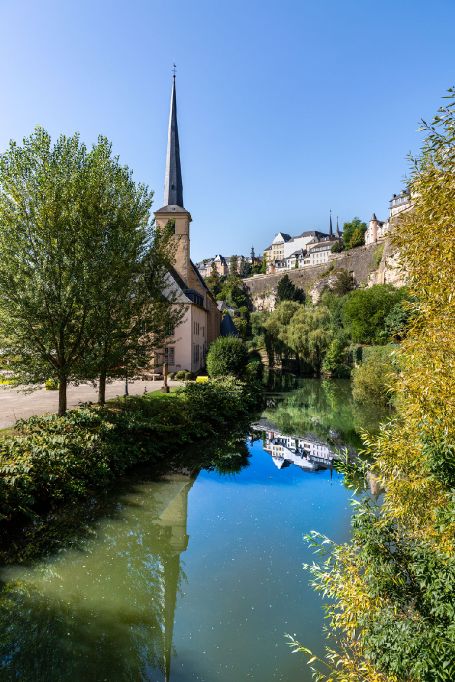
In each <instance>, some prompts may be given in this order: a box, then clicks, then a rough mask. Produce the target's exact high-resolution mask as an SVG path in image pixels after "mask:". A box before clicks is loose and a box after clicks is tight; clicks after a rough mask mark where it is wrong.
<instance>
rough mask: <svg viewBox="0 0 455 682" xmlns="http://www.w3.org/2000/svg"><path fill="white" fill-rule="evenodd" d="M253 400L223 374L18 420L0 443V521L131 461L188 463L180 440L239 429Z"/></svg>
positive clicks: (106, 480)
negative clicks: (173, 388)
mask: <svg viewBox="0 0 455 682" xmlns="http://www.w3.org/2000/svg"><path fill="white" fill-rule="evenodd" d="M257 400H258V394H257V391H255V390H254V389H251V388H250V387H248V386H247V385H246V384H244V383H242V382H240V381H236V380H234V379H229V378H227V379H223V380H218V381H210V382H207V383H205V384H196V383H188V384H187V385H186V386H185V387H184V388H182V389H180V390H178V391H176V392H175V393H171V394H161V393H153V394H146V395H143V396H140V397H139V396H132V397H129V398H122V399H119V400H116V401H113V402H111V403H110V404H108V405H106V406H105V407H98V406H88V407H81V408H79V409H75V410H71V411H69V412H68V413H67V414H66V415H65V416H64V417H58V416H57V415H48V416H40V417H31V418H30V419H28V420H24V421H19V422H17V423H16V425H15V427H14V432H13V433H12V434H7V435H6V436H4V437H3V439H2V440H1V444H0V447H1V451H0V522H1V524H2V525H3V526H5V525H6V526H7V525H9V524H11V523H12V522H14V523H21V522H25V521H27V520H30V519H33V518H36V517H42V516H43V515H45V514H46V513H48V512H49V510H51V509H53V508H55V507H58V506H59V505H63V504H64V503H65V504H66V503H68V502H71V501H74V500H77V499H80V498H85V497H87V496H89V495H90V493H91V492H92V491H94V490H96V489H100V488H103V487H105V486H107V485H109V484H110V483H111V482H112V481H113V480H115V479H116V478H117V477H119V476H121V475H122V474H123V473H124V472H125V471H127V470H128V469H130V468H132V467H133V466H135V465H138V464H145V463H147V464H155V465H156V468H157V471H158V470H163V469H164V468H167V469H169V470H171V469H172V467H176V466H187V467H188V468H191V466H192V462H191V461H190V459H189V458H188V456H186V455H187V452H188V446H191V445H194V444H195V443H203V442H204V441H207V440H208V439H216V438H219V437H222V436H227V435H232V434H235V433H243V434H244V433H245V431H246V430H247V428H248V424H249V420H250V417H251V415H252V413H253V410H254V408H255V405H256V404H257ZM183 448H185V450H184V451H183ZM183 452H184V453H185V454H183ZM200 459H201V457H200V453H199V457H198V460H200ZM206 464H207V465H208V466H210V462H206ZM224 464H225V465H228V463H226V462H225V463H224Z"/></svg>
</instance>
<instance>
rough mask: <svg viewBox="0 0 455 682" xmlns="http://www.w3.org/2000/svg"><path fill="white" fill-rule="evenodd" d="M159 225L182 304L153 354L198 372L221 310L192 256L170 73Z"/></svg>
mask: <svg viewBox="0 0 455 682" xmlns="http://www.w3.org/2000/svg"><path fill="white" fill-rule="evenodd" d="M155 220H156V225H157V228H158V229H164V228H165V227H166V226H169V225H172V226H173V228H174V234H175V237H174V239H175V263H174V267H173V268H172V269H171V271H170V273H169V279H168V286H169V291H172V293H173V294H174V297H175V305H181V306H183V307H184V310H185V314H184V317H183V320H182V322H181V323H180V324H179V325H178V326H177V328H176V329H175V330H174V333H173V336H172V339H171V340H170V342H169V343H168V345H167V347H166V348H165V349H164V350H163V351H161V352H160V353H158V354H157V355H156V357H155V366H160V365H162V364H163V363H164V362H165V361H166V362H167V365H168V370H169V371H170V372H173V371H176V370H179V369H186V370H189V371H192V372H197V371H198V370H200V369H201V368H202V367H203V366H204V365H205V356H206V353H207V348H208V346H209V345H210V343H211V342H212V341H214V340H215V339H216V338H217V337H218V336H219V334H220V324H221V313H220V312H219V310H218V308H217V304H216V301H215V299H214V297H213V295H212V294H211V292H210V291H209V289H208V287H207V286H206V284H205V283H204V280H203V278H202V277H201V275H200V273H199V270H198V269H197V267H196V266H195V265H194V263H193V262H192V260H191V254H190V223H191V220H192V218H191V214H190V212H189V211H188V210H187V209H186V208H185V206H184V203H183V182H182V170H181V165H180V146H179V134H178V125H177V96H176V86H175V75H174V77H173V84H172V94H171V110H170V116H169V131H168V145H167V155H166V173H165V187H164V206H163V207H162V208H160V209H158V211H156V212H155Z"/></svg>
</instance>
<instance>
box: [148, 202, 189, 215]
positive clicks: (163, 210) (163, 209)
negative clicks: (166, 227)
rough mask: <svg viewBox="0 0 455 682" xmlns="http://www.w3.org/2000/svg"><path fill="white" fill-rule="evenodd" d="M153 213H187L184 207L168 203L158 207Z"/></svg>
mask: <svg viewBox="0 0 455 682" xmlns="http://www.w3.org/2000/svg"><path fill="white" fill-rule="evenodd" d="M155 213H188V211H187V210H186V208H182V206H175V205H173V206H170V205H169V204H168V205H167V206H162V207H161V208H159V209H158V210H157V211H155Z"/></svg>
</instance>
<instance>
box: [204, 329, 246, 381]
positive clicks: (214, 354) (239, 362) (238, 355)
mask: <svg viewBox="0 0 455 682" xmlns="http://www.w3.org/2000/svg"><path fill="white" fill-rule="evenodd" d="M247 363H248V351H247V348H246V345H245V342H244V341H243V340H242V339H240V338H238V337H236V336H219V337H218V338H217V339H216V340H215V341H214V342H213V343H212V344H211V346H210V348H209V352H208V353H207V370H208V373H209V375H210V376H211V377H220V376H228V375H230V374H232V375H234V376H236V377H241V376H242V375H243V373H244V372H245V368H246V365H247Z"/></svg>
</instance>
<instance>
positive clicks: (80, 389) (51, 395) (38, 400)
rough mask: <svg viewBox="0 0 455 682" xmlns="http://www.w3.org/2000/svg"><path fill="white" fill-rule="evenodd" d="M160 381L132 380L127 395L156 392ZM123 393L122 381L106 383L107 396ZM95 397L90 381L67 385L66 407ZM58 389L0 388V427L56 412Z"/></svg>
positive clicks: (175, 384)
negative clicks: (37, 415)
mask: <svg viewBox="0 0 455 682" xmlns="http://www.w3.org/2000/svg"><path fill="white" fill-rule="evenodd" d="M162 385H163V380H162V379H160V380H158V381H141V380H138V381H133V382H131V381H130V382H129V384H128V391H129V393H130V395H142V394H143V393H145V389H147V392H151V391H159V389H160V388H161V386H162ZM180 385H181V382H180V381H169V386H180ZM124 392H125V382H124V381H113V382H112V383H111V384H107V386H106V399H107V400H109V399H110V398H115V397H117V396H119V395H123V394H124ZM97 400H98V391H97V390H96V389H95V388H93V386H91V385H90V384H80V385H79V386H69V387H68V408H69V409H70V408H71V407H77V405H79V404H80V403H87V402H94V403H96V402H97ZM57 406H58V391H46V390H45V389H44V388H40V389H38V390H37V391H33V392H32V393H24V392H23V391H20V390H19V389H17V388H7V387H0V428H1V429H3V428H6V427H8V426H12V425H13V424H14V423H15V422H16V420H17V419H26V418H27V417H31V416H32V415H34V414H45V413H47V412H57Z"/></svg>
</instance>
